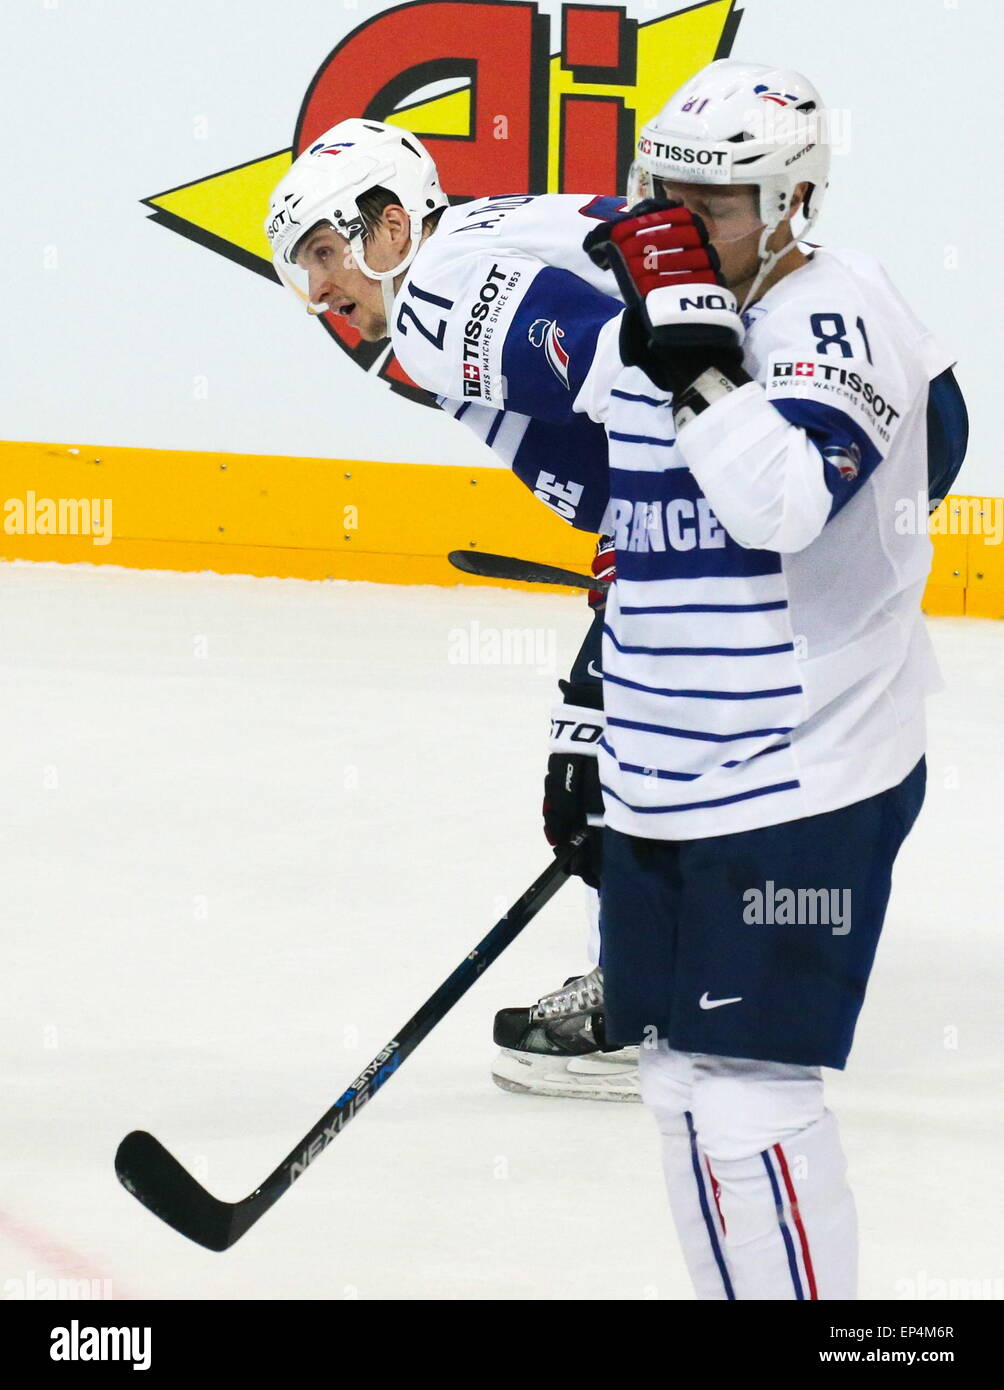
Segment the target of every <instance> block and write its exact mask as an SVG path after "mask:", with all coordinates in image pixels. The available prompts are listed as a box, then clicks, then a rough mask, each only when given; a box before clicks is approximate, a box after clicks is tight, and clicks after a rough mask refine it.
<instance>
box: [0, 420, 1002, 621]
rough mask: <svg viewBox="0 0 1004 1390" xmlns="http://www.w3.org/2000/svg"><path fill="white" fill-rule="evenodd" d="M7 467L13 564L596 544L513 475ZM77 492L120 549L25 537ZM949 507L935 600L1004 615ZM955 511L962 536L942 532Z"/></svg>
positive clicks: (53, 449)
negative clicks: (105, 509)
mask: <svg viewBox="0 0 1004 1390" xmlns="http://www.w3.org/2000/svg"><path fill="white" fill-rule="evenodd" d="M0 466H2V470H3V486H2V488H0V506H2V507H3V511H2V514H0V558H3V559H8V560H10V559H19V560H50V561H51V560H55V561H59V562H62V563H68V564H69V563H76V562H80V561H84V562H87V563H90V564H112V565H125V566H128V567H130V568H136V569H167V570H209V571H213V572H215V573H218V574H251V575H261V576H277V577H281V578H296V579H366V580H372V581H376V582H378V583H388V584H458V583H472V584H480V583H491V582H493V581H490V580H480V579H475V578H474V577H473V576H470V575H461V574H460V573H459V572H458V571H457V570H455V569H453V567H452V566H451V565H450V564H449V562H448V561H447V559H446V555H447V552H448V551H450V550H463V549H469V548H473V549H478V550H483V551H493V552H497V553H500V554H503V555H518V556H522V557H526V558H529V559H534V560H541V561H545V562H547V563H549V564H555V565H561V566H564V567H565V568H569V569H578V570H580V571H581V570H582V569H586V570H588V566H589V561H590V558H591V556H592V550H593V540H592V538H591V537H589V536H588V535H585V534H583V533H582V532H578V531H574V530H573V529H572V528H571V527H570V526H568V525H566V524H565V523H563V522H562V521H561V520H560V519H559V518H557V517H556V516H554V515H553V513H551V512H550V511H549V510H548V509H547V508H546V507H544V506H541V504H540V503H539V502H538V501H536V500H535V499H534V498H533V497H532V496H531V494H530V493H529V492H528V491H527V489H526V488H524V487H523V485H522V484H521V483H519V482H517V480H516V479H515V478H514V477H513V476H512V474H511V473H509V472H508V471H507V470H505V469H494V468H454V467H448V466H444V465H435V464H403V463H373V462H370V461H359V460H332V459H316V458H314V459H311V458H280V457H275V456H272V455H256V454H252V455H247V454H204V453H184V452H175V451H172V450H160V449H123V448H101V447H95V446H93V445H85V444H30V443H0ZM29 494H31V500H29ZM68 498H69V499H83V498H88V499H100V500H101V501H102V503H104V502H105V501H106V499H110V500H111V503H112V539H111V540H110V542H109V543H108V544H106V545H97V544H95V543H94V540H93V538H92V537H91V536H89V535H79V534H78V535H58V534H57V535H44V534H13V533H12V530H11V528H12V526H13V525H15V524H24V525H27V524H28V521H29V517H30V514H31V509H32V507H33V508H34V512H35V516H36V522H37V524H39V525H43V524H44V522H41V520H40V518H41V517H42V514H43V510H44V509H43V507H42V503H43V502H44V500H45V499H53V500H54V501H56V502H58V500H59V499H68ZM17 499H19V503H18V507H17V508H12V506H11V503H12V500H17ZM982 505H983V507H984V509H985V508H986V507H987V505H994V506H998V507H1000V506H1004V503H1001V502H999V501H993V500H989V501H988V499H984V501H983V504H982ZM943 508H945V509H947V511H945V512H943V511H940V510H939V513H936V518H935V520H934V521H933V524H932V532H933V534H932V539H933V542H934V564H933V566H932V569H931V579H930V582H929V584H928V587H927V591H926V593H925V599H924V607H925V610H926V611H927V612H929V613H939V614H954V615H962V614H969V615H973V616H979V617H990V618H1004V545H1001V544H997V545H994V544H993V543H992V541H993V539H994V537H993V536H992V534H988V535H983V534H973V533H972V528H973V526H974V525H977V526H978V523H975V522H974V517H976V516H978V515H979V514H980V502H979V501H978V500H977V499H972V498H967V497H964V496H959V497H949V498H947V499H946V500H945V502H944V503H943ZM18 518H21V520H20V521H18ZM939 518H940V526H941V529H943V530H944V531H945V532H946V534H938V533H937V532H938V529H939V521H938V519H939ZM989 529H990V528H989V525H988V526H987V530H988V531H989ZM952 530H956V531H959V530H966V531H967V533H966V534H951V531H952ZM518 587H523V586H518Z"/></svg>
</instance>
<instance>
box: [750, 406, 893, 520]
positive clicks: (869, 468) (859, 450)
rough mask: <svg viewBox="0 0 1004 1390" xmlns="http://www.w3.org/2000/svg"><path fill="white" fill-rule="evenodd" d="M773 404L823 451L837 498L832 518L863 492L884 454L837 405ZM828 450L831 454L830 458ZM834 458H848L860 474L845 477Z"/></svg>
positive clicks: (832, 493) (825, 469) (826, 472)
mask: <svg viewBox="0 0 1004 1390" xmlns="http://www.w3.org/2000/svg"><path fill="white" fill-rule="evenodd" d="M771 404H772V405H773V406H774V408H775V409H776V410H777V411H778V412H779V413H780V414H781V415H783V416H784V418H785V419H786V420H787V421H788V423H789V424H790V425H795V426H797V427H798V429H800V430H804V431H805V433H806V434H807V435H808V436H809V438H810V439H811V440H812V442H813V444H815V446H816V448H817V449H818V450H819V452H820V453H821V454H822V456H823V481H824V482H825V484H826V487H827V490H828V491H829V493H830V496H831V497H832V498H833V501H832V503H831V504H830V515H829V517H828V518H827V519H828V520H830V521H832V520H833V518H834V517H835V516H836V515H837V513H838V512H839V511H841V510H842V509H843V508H844V507H845V506H846V505H847V503H848V502H849V501H850V500H851V498H852V497H855V496H857V494H858V493H859V492H860V491H861V489H862V488H863V487H864V485H865V483H866V482H867V481H868V479H869V478H870V477H871V475H872V474H873V473H874V472H875V469H876V468H877V467H878V466H879V464H880V463H881V462H882V457H883V456H882V455H881V454H880V453H879V451H878V449H876V447H875V445H874V444H873V443H872V441H871V440H870V439H869V437H868V435H867V434H865V432H864V430H863V429H862V428H861V426H860V425H859V424H858V423H857V421H856V420H852V419H851V418H850V416H849V415H845V414H844V412H843V411H842V410H837V409H836V407H835V406H832V405H825V404H824V403H823V402H822V401H804V400H794V401H772V402H771ZM828 452H829V453H830V454H831V456H830V457H827V454H828ZM834 458H837V459H838V461H839V460H841V459H843V460H845V467H847V468H848V469H850V468H854V467H856V468H857V470H858V471H857V473H856V474H855V475H854V476H853V477H848V476H845V475H844V474H842V473H841V472H840V468H839V467H838V464H837V463H835V462H834V461H833V460H834Z"/></svg>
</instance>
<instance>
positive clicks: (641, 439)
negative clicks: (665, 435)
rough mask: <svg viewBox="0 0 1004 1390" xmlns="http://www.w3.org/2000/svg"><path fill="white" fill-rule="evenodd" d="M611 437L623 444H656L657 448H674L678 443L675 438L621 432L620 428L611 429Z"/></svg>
mask: <svg viewBox="0 0 1004 1390" xmlns="http://www.w3.org/2000/svg"><path fill="white" fill-rule="evenodd" d="M609 437H610V438H611V439H617V440H619V441H620V442H621V444H644V445H645V446H646V448H647V447H648V445H650V444H651V445H654V447H655V448H657V449H672V448H674V447H675V445H676V440H675V439H655V438H653V436H652V435H649V434H621V433H620V431H619V430H610V431H609Z"/></svg>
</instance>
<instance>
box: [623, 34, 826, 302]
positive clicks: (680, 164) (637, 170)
mask: <svg viewBox="0 0 1004 1390" xmlns="http://www.w3.org/2000/svg"><path fill="white" fill-rule="evenodd" d="M829 170H830V149H829V141H828V135H827V125H826V112H825V109H824V107H823V102H822V98H821V97H820V95H819V93H818V92H817V91H816V88H815V87H814V86H813V85H812V83H811V82H810V81H809V80H808V78H806V77H803V76H802V74H801V73H798V72H794V71H792V70H791V69H789V68H775V67H768V66H765V65H764V64H761V63H740V62H736V61H734V60H733V59H731V58H721V59H719V60H718V61H717V62H714V63H709V64H708V66H707V67H705V68H702V69H701V70H700V72H698V73H695V75H694V76H693V77H692V78H690V80H689V81H687V82H685V83H684V85H683V86H682V87H681V88H680V89H679V91H677V92H675V93H674V94H673V96H671V97H670V99H669V101H667V103H666V105H665V106H664V107H663V108H662V110H661V111H660V112H659V114H658V115H657V116H656V117H655V118H654V119H653V120H651V121H649V123H648V124H647V125H646V126H645V127H644V128H643V129H642V132H641V135H640V136H639V138H638V147H637V153H636V156H635V162H634V164H633V165H632V167H631V174H630V180H629V189H628V197H629V199H630V201H631V202H637V201H638V200H639V199H641V198H651V197H654V196H655V194H656V191H657V186H656V182H655V181H656V180H657V179H670V180H673V181H675V182H678V183H705V184H709V185H712V186H714V185H718V186H722V185H730V184H751V185H754V186H755V187H756V188H757V189H758V190H759V214H760V221H761V223H762V224H763V231H762V233H761V238H760V260H761V271H760V275H758V277H757V281H756V282H755V284H754V287H753V289H751V291H750V296H751V295H752V294H753V293H754V292H755V289H756V288H757V286H758V284H759V282H760V281H761V280H762V279H763V276H764V275H766V273H767V270H768V269H769V268H770V266H771V265H773V264H774V263H775V262H776V260H777V259H778V256H779V255H782V254H784V251H787V250H788V249H790V246H789V247H785V248H784V251H782V252H779V253H777V254H776V255H774V256H769V255H768V252H767V242H768V240H769V239H770V236H771V234H772V233H773V231H774V230H775V228H776V227H777V225H778V223H779V222H780V221H781V219H782V218H783V217H784V216H785V215H786V214H787V213H788V211H789V210H790V208H791V204H792V197H793V194H794V192H795V189H796V188H797V187H798V185H799V184H800V183H808V184H809V185H810V188H809V192H808V196H807V197H806V199H805V202H804V205H803V207H802V211H803V213H804V215H805V219H806V224H805V227H804V228H803V230H802V235H803V236H805V234H806V232H807V231H808V229H809V227H811V226H812V224H813V223H814V222H815V221H816V219H817V217H818V216H819V212H820V208H821V206H822V201H823V194H824V193H825V191H826V185H827V179H828V177H829ZM750 296H747V299H749V297H750Z"/></svg>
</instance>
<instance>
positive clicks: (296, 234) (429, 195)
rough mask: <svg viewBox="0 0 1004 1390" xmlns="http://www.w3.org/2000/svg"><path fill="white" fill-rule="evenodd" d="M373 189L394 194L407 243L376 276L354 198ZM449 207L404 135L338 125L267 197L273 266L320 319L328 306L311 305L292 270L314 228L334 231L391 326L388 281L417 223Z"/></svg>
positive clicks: (413, 247)
mask: <svg viewBox="0 0 1004 1390" xmlns="http://www.w3.org/2000/svg"><path fill="white" fill-rule="evenodd" d="M374 188H386V189H387V190H388V191H389V192H391V193H393V194H394V196H395V197H396V198H397V200H398V202H399V203H400V205H401V207H402V208H404V210H405V212H406V213H407V214H408V217H409V220H410V223H411V244H410V246H409V248H408V250H407V252H406V253H405V255H404V257H403V258H402V259H401V261H400V262H399V263H398V264H397V265H396V266H394V267H393V268H392V269H390V270H374V269H373V267H372V266H370V265H368V264H367V261H366V245H365V242H366V237H367V235H368V234H369V231H370V228H368V227H367V226H366V222H365V218H364V216H363V214H362V212H361V211H360V208H359V199H360V198H361V197H363V195H364V194H366V193H369V192H370V191H371V190H372V189H374ZM448 203H449V199H448V198H447V196H446V194H445V193H444V192H443V190H442V188H440V186H439V175H438V173H437V171H436V165H435V163H434V161H433V159H432V156H431V155H430V154H429V152H428V150H427V149H426V148H425V146H424V145H423V144H422V143H421V141H419V140H417V139H416V138H415V136H414V135H412V134H411V133H410V132H409V131H406V130H399V129H397V128H396V127H395V126H390V125H385V124H384V123H383V122H381V121H370V120H359V119H351V120H346V121H340V122H339V123H338V125H335V126H332V127H331V129H330V130H326V131H325V132H324V134H323V135H320V136H318V138H317V139H316V140H314V141H313V142H312V143H311V145H310V147H309V148H308V149H306V150H304V152H303V154H301V155H300V156H299V158H298V159H296V160H295V161H294V163H293V166H292V168H291V169H290V170H289V172H288V173H287V174H286V175H285V177H284V178H283V179H282V180H281V182H280V183H279V184H278V185H277V186H276V188H275V191H274V192H273V194H272V198H271V202H270V204H269V212H268V217H267V218H266V220H265V234H266V236H267V237H268V239H269V243H270V245H271V248H272V264H273V265H274V266H275V270H276V273H277V274H278V276H279V278H280V280H281V281H282V282H283V284H284V285H286V286H287V287H288V288H289V289H291V290H292V291H293V293H294V294H295V295H296V296H297V298H298V299H299V300H300V301H301V302H302V303H303V304H305V306H306V309H307V312H308V313H311V314H323V313H324V312H325V311H326V310H327V307H328V306H327V305H326V304H314V303H312V302H311V300H310V295H309V286H308V283H307V277H306V275H305V274H304V273H303V271H302V270H301V269H300V268H299V267H298V266H297V264H296V250H297V247H298V246H299V245H300V243H301V242H302V241H303V239H304V237H305V236H307V234H308V233H309V232H312V231H313V230H314V229H315V228H316V227H318V226H320V225H328V226H330V227H332V228H333V229H334V230H335V231H336V232H337V233H338V234H339V236H342V237H344V238H345V240H346V241H347V242H348V243H349V246H350V247H351V250H352V256H353V259H354V260H355V263H356V265H357V266H358V268H359V269H360V270H361V271H362V272H363V274H364V275H366V276H368V277H369V278H370V279H371V280H376V281H378V282H379V283H380V287H381V289H382V291H383V298H384V308H385V311H386V316H387V322H388V323H389V322H390V313H391V307H392V305H393V301H394V280H395V279H396V277H397V276H399V275H400V274H401V273H402V272H403V271H405V270H407V268H408V266H409V265H410V264H411V262H412V261H413V260H414V258H415V256H416V254H417V252H418V248H419V245H420V244H421V240H422V222H423V220H424V219H425V218H426V217H428V215H429V214H430V213H431V212H435V211H436V210H437V209H438V208H444V207H446V206H447V205H448Z"/></svg>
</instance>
